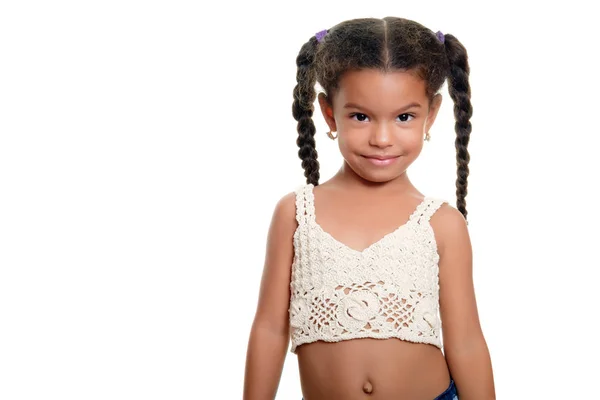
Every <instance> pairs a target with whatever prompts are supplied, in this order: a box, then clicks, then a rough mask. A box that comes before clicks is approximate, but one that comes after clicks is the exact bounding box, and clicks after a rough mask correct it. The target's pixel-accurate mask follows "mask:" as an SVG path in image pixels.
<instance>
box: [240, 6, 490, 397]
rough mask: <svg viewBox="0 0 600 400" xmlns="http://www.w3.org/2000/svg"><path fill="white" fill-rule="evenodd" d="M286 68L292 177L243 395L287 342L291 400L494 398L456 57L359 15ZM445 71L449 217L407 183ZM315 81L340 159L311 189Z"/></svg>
mask: <svg viewBox="0 0 600 400" xmlns="http://www.w3.org/2000/svg"><path fill="white" fill-rule="evenodd" d="M296 62H297V66H298V73H297V81H298V84H297V86H296V87H295V89H294V103H293V107H292V113H293V116H294V118H295V119H296V120H297V121H298V133H299V136H298V139H297V144H298V146H299V147H300V150H299V152H298V154H299V156H300V158H301V159H302V167H303V168H304V175H305V177H306V182H307V183H306V184H305V185H301V186H300V187H297V189H296V190H295V191H294V192H291V193H289V194H287V195H285V196H284V197H283V198H282V199H281V200H280V201H279V202H278V204H277V205H276V207H275V211H274V214H273V218H272V221H271V226H270V229H269V234H268V238H267V252H266V261H265V266H264V272H263V276H262V282H261V287H260V294H259V299H258V306H257V310H256V315H255V319H254V323H253V325H252V330H251V333H250V339H249V343H248V352H247V359H246V372H245V382H244V399H246V400H254V399H256V400H265V399H273V398H274V397H275V395H276V392H277V389H278V386H279V380H280V377H281V372H282V369H283V364H284V360H285V355H286V353H287V349H288V345H290V341H289V340H290V338H291V347H290V350H291V352H292V353H295V354H297V357H298V366H299V372H300V380H301V387H302V393H303V395H304V399H306V400H333V399H344V400H352V399H381V400H384V399H385V400H392V399H403V400H429V399H453V400H455V399H458V398H460V400H487V399H494V398H495V389H494V382H493V376H492V366H491V360H490V355H489V351H488V348H487V344H486V341H485V339H484V336H483V333H482V330H481V327H480V323H479V318H478V311H477V304H476V301H475V294H474V288H473V278H472V249H471V243H470V239H469V233H468V230H467V223H466V217H467V210H466V207H465V197H466V194H467V176H468V174H469V169H468V163H469V153H468V151H467V144H468V143H469V135H470V133H471V123H470V122H469V118H470V117H471V114H472V108H471V103H470V86H469V81H468V75H469V65H468V62H467V53H466V50H465V48H464V47H463V46H462V44H461V43H460V42H459V41H458V40H457V39H456V37H454V36H452V35H444V34H442V33H441V32H437V33H433V32H432V31H431V30H429V29H427V28H425V27H424V26H422V25H421V24H419V23H417V22H414V21H410V20H406V19H402V18H392V17H387V18H384V19H374V18H364V19H354V20H349V21H345V22H342V23H340V24H338V25H336V26H335V27H333V28H331V29H329V30H324V31H321V32H319V33H317V34H316V35H315V36H313V37H311V38H310V39H309V41H308V42H307V43H306V44H304V45H303V46H302V49H301V50H300V54H299V55H298V57H297V59H296ZM446 78H448V88H449V92H450V97H451V98H452V100H453V101H454V114H455V117H456V125H455V129H456V134H457V137H456V149H457V166H458V179H457V181H456V187H457V190H456V194H457V203H456V204H457V208H454V207H452V206H450V205H449V204H448V203H447V202H445V201H443V200H441V199H438V198H434V197H429V196H425V195H423V194H421V192H419V191H418V190H417V189H416V187H415V186H414V185H413V183H412V182H411V181H410V179H409V177H408V175H407V169H408V167H409V166H410V165H411V164H412V163H413V162H414V161H415V160H416V158H417V157H418V156H419V154H420V153H421V150H422V148H423V141H424V140H429V130H430V128H431V126H432V125H433V122H434V120H435V118H436V115H437V112H438V110H439V107H440V104H441V101H442V97H441V94H439V93H438V91H439V89H440V87H441V86H442V84H443V83H444V81H445V79H446ZM316 82H318V83H319V84H320V85H321V87H322V88H323V90H324V92H323V93H320V94H319V96H318V100H319V104H320V108H321V112H322V113H323V116H324V117H325V120H326V122H327V124H328V125H329V128H330V129H331V131H330V132H328V136H329V137H330V138H331V139H333V140H337V141H338V144H339V148H340V151H341V153H342V156H343V158H344V162H343V165H342V166H341V168H340V170H339V171H338V172H337V173H336V174H335V175H334V176H333V177H332V178H331V179H329V180H327V181H326V182H323V183H321V184H319V163H318V161H317V151H316V149H315V139H314V136H315V126H314V123H313V120H312V115H313V109H314V106H313V103H314V100H315V96H316V94H315V89H314V87H315V83H316ZM333 132H337V135H333ZM442 327H443V350H444V351H443V352H442V332H441V328H442Z"/></svg>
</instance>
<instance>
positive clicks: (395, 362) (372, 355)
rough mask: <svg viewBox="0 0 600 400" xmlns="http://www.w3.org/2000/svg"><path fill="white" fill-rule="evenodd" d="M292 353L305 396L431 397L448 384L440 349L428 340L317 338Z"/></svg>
mask: <svg viewBox="0 0 600 400" xmlns="http://www.w3.org/2000/svg"><path fill="white" fill-rule="evenodd" d="M296 354H297V355H298V367H299V372H300V381H301V386H302V393H303V396H304V399H305V400H335V399H344V400H392V399H402V400H433V399H435V398H436V397H437V396H438V395H439V394H440V393H442V392H444V390H446V388H447V387H448V385H449V384H450V373H449V371H448V366H447V364H446V359H445V357H444V354H443V353H442V351H441V350H440V349H439V348H438V347H436V346H434V345H431V344H424V343H413V342H408V341H403V340H400V339H395V338H392V339H370V338H366V339H352V340H345V341H341V342H334V343H330V342H324V341H317V342H313V343H307V344H303V345H300V346H299V347H298V348H297V349H296Z"/></svg>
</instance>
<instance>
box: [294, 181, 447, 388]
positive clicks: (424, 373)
mask: <svg viewBox="0 0 600 400" xmlns="http://www.w3.org/2000/svg"><path fill="white" fill-rule="evenodd" d="M318 190H319V188H318V187H316V188H315V193H316V192H317V191H318ZM317 196H319V195H318V194H317V195H316V196H315V198H316V197H317ZM340 200H341V199H331V198H330V199H329V200H326V201H323V202H322V203H320V202H318V200H316V201H315V203H316V204H315V205H316V209H317V211H316V214H317V219H318V222H319V224H320V226H323V227H326V228H325V230H327V231H329V232H332V233H334V234H335V233H337V235H336V237H339V238H340V239H346V240H345V242H346V243H348V244H352V243H360V242H361V241H360V240H359V239H356V238H354V241H352V237H350V236H348V232H352V231H351V230H349V229H351V228H349V227H344V226H343V225H344V224H343V222H341V221H343V220H342V219H339V218H336V217H335V215H336V214H338V215H339V213H340V210H339V207H336V204H339V201H340ZM406 203H410V204H407V205H405V206H402V207H401V208H402V209H405V210H406V211H405V214H406V215H409V213H410V212H411V211H412V210H413V209H414V208H415V205H416V204H418V203H419V200H418V198H415V199H407V201H406ZM328 205H329V206H328ZM336 208H337V212H336V210H335V209H336ZM383 213H385V210H381V209H379V212H378V214H379V217H380V218H378V219H379V221H388V222H387V227H381V226H379V227H377V226H375V227H374V228H373V230H374V231H379V232H386V231H389V230H390V229H389V225H390V223H389V221H393V220H397V219H398V214H401V212H400V211H398V208H397V209H396V210H392V211H391V213H390V214H388V215H390V217H389V218H381V216H382V214H383ZM394 215H395V217H394ZM328 216H329V218H328ZM328 219H329V220H330V221H332V222H329V223H328V221H327V220H328ZM335 221H337V222H335ZM374 222H375V221H373V223H374ZM348 225H351V222H348ZM346 228H347V229H346ZM344 232H346V237H344V236H343V234H344ZM354 232H356V230H354ZM365 235H366V236H371V237H380V236H381V235H380V234H379V235H378V234H372V235H368V234H365V233H364V232H363V233H362V236H363V238H364V237H365ZM363 240H364V239H363ZM371 242H372V241H371ZM363 243H365V242H363ZM366 243H367V244H368V242H366ZM356 247H357V248H359V247H360V246H358V245H357V246H356ZM362 247H365V246H364V245H363V246H362ZM296 354H297V356H298V366H299V371H300V380H301V386H302V392H303V396H304V399H305V400H335V399H344V400H354V399H356V400H358V399H369V400H377V399H381V400H384V399H385V400H389V399H403V400H432V399H434V398H435V397H436V396H437V395H439V394H440V393H442V392H443V391H444V390H446V388H447V387H448V385H449V382H450V373H449V370H448V366H447V364H446V360H445V357H444V354H443V353H442V351H441V349H440V348H438V347H436V346H434V345H432V344H426V343H414V342H409V341H404V340H400V339H397V338H389V339H375V338H361V339H352V340H344V341H340V342H324V341H316V342H312V343H306V344H301V345H299V346H298V348H297V350H296Z"/></svg>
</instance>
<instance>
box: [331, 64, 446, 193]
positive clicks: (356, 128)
mask: <svg viewBox="0 0 600 400" xmlns="http://www.w3.org/2000/svg"><path fill="white" fill-rule="evenodd" d="M441 101H442V97H441V95H439V94H438V95H436V96H435V97H434V101H433V103H432V105H431V107H429V106H428V101H427V96H426V93H425V83H424V81H423V80H421V79H420V78H418V77H416V76H414V75H412V74H411V73H408V72H391V73H386V74H384V73H382V72H380V71H378V70H375V69H365V70H360V71H350V72H347V73H345V74H344V75H343V76H342V78H341V80H340V85H339V89H338V90H337V92H336V93H335V95H334V98H333V99H331V103H332V104H333V107H332V105H331V104H330V103H329V102H328V101H327V98H326V96H325V95H324V94H323V93H320V94H319V104H320V106H321V111H322V112H323V116H324V117H325V120H326V122H327V125H329V128H330V129H331V130H332V131H333V132H336V131H337V134H338V138H337V141H338V144H339V148H340V151H341V152H342V156H343V157H344V160H345V161H346V163H347V164H348V165H349V166H350V167H351V168H352V170H353V171H354V172H355V173H356V174H358V175H359V176H361V177H362V178H364V179H366V180H369V181H373V182H386V181H390V180H393V179H395V178H397V177H399V176H401V175H403V174H404V173H405V171H406V170H407V168H408V166H409V165H410V164H412V163H413V161H415V159H416V158H417V157H418V156H419V154H420V153H421V149H422V148H423V140H424V137H425V133H426V132H428V131H429V129H430V127H431V125H432V124H433V122H434V120H435V117H436V115H437V112H438V110H439V106H440V104H441ZM375 157H379V158H386V157H388V158H389V157H392V159H390V160H388V161H377V160H374V159H373V158H375Z"/></svg>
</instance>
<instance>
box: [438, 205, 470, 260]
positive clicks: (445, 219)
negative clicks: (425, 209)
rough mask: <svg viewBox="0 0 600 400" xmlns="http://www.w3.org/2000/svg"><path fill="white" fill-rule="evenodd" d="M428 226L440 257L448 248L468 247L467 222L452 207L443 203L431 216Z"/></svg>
mask: <svg viewBox="0 0 600 400" xmlns="http://www.w3.org/2000/svg"><path fill="white" fill-rule="evenodd" d="M430 224H431V226H432V228H433V231H434V233H435V239H436V242H437V245H438V253H439V254H440V256H441V257H443V254H444V252H445V250H446V248H447V247H448V246H456V245H457V244H458V245H459V246H460V245H461V244H462V246H468V247H470V238H469V230H468V227H467V221H466V220H465V217H464V216H463V215H462V213H461V212H460V211H459V210H458V209H457V208H456V207H454V206H451V205H450V204H448V203H447V202H444V203H443V204H442V205H441V206H440V208H439V209H438V210H437V211H436V212H435V213H434V214H433V215H432V217H431V219H430Z"/></svg>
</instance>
